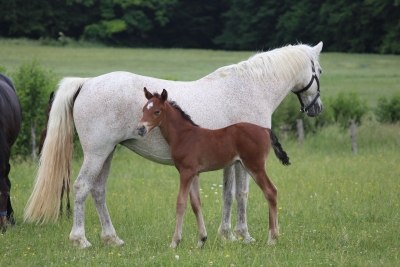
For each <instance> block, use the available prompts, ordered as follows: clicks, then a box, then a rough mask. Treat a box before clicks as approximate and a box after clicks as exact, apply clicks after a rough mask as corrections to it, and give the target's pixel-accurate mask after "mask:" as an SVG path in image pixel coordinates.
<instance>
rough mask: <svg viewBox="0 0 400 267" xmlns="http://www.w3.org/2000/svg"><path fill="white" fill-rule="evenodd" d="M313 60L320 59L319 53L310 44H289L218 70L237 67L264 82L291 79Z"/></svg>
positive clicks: (246, 74) (239, 70)
mask: <svg viewBox="0 0 400 267" xmlns="http://www.w3.org/2000/svg"><path fill="white" fill-rule="evenodd" d="M311 60H313V61H318V55H317V54H315V52H314V50H313V49H312V47H310V46H309V45H305V44H297V45H294V46H292V45H288V46H284V47H281V48H276V49H274V50H270V51H267V52H261V53H257V54H255V55H253V56H251V57H250V58H249V59H248V60H245V61H241V62H239V63H237V64H233V65H229V66H225V67H222V68H219V69H218V70H217V71H225V70H228V69H235V70H236V71H237V72H238V73H239V74H240V75H243V76H245V77H248V78H250V79H251V80H255V81H260V80H261V81H263V82H267V81H271V80H272V81H278V80H289V79H291V78H292V77H293V76H294V75H295V74H296V73H298V72H299V71H300V70H302V69H304V68H307V67H309V66H310V62H311Z"/></svg>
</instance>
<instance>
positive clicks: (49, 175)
mask: <svg viewBox="0 0 400 267" xmlns="http://www.w3.org/2000/svg"><path fill="white" fill-rule="evenodd" d="M88 79H89V78H64V79H62V80H61V82H60V83H59V85H58V90H57V92H56V96H55V99H54V102H53V105H52V108H51V111H50V118H49V122H48V126H47V136H46V140H45V142H44V145H43V150H42V154H41V156H40V162H39V170H38V173H37V176H36V180H35V185H34V188H33V192H32V195H31V196H30V197H29V200H28V203H27V205H26V207H25V212H24V221H30V222H37V223H39V222H41V223H44V222H48V221H56V220H57V218H58V215H59V213H60V209H59V207H60V201H61V200H60V197H61V191H62V186H63V183H65V184H70V169H71V164H72V153H73V148H74V147H73V134H74V122H73V115H72V108H73V104H74V103H73V102H74V96H75V94H76V93H77V91H78V90H79V89H80V88H81V87H82V85H83V83H84V82H85V81H87V80H88Z"/></svg>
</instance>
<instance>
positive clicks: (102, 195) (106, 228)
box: [90, 151, 124, 246]
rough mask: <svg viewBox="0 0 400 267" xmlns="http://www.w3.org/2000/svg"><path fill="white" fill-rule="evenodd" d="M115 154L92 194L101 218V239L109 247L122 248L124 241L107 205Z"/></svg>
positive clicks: (94, 185) (110, 157) (105, 166)
mask: <svg viewBox="0 0 400 267" xmlns="http://www.w3.org/2000/svg"><path fill="white" fill-rule="evenodd" d="M113 154H114V151H113V152H111V154H110V155H109V156H108V158H107V160H106V161H105V162H104V165H103V169H102V170H101V172H100V174H99V176H98V177H97V179H96V180H95V181H94V183H93V187H92V189H91V190H90V192H91V194H92V197H93V201H94V204H95V206H96V210H97V213H98V215H99V218H100V223H101V226H102V228H103V230H102V232H101V239H102V241H103V243H104V244H107V245H117V246H121V245H123V244H124V241H122V240H121V239H119V237H118V236H117V233H116V232H115V229H114V226H113V224H112V222H111V218H110V214H109V213H108V209H107V205H106V185H107V178H108V175H109V173H110V167H111V160H112V156H113Z"/></svg>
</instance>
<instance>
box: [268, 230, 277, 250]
mask: <svg viewBox="0 0 400 267" xmlns="http://www.w3.org/2000/svg"><path fill="white" fill-rule="evenodd" d="M278 236H279V232H278V231H276V232H274V233H272V232H271V231H269V233H268V245H270V246H274V245H275V244H276V239H277V238H278Z"/></svg>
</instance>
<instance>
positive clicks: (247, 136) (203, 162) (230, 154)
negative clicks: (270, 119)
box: [171, 122, 271, 172]
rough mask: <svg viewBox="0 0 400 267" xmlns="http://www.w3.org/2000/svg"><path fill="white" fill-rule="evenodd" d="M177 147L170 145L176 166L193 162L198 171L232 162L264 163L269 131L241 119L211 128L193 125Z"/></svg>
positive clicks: (219, 167)
mask: <svg viewBox="0 0 400 267" xmlns="http://www.w3.org/2000/svg"><path fill="white" fill-rule="evenodd" d="M180 141H181V142H180V144H179V146H178V147H177V148H172V147H171V153H172V157H173V160H174V162H175V165H177V162H178V165H177V167H178V166H179V162H184V163H185V164H186V163H190V164H194V165H196V166H197V172H205V171H213V170H219V169H223V168H225V167H227V166H229V165H231V164H233V163H234V162H235V161H238V160H240V161H242V162H243V163H244V162H246V163H247V162H254V163H255V164H257V165H260V164H261V166H264V163H265V161H266V159H267V156H268V153H269V148H270V144H271V141H270V130H269V129H267V128H262V127H260V126H257V125H254V124H251V123H246V122H241V123H237V124H233V125H230V126H228V127H225V128H221V129H217V130H211V129H205V128H200V127H193V129H192V131H191V132H190V133H189V134H188V135H187V136H186V137H185V138H184V139H183V140H182V139H181V140H180Z"/></svg>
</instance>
